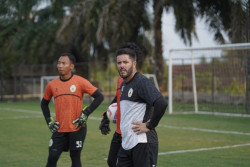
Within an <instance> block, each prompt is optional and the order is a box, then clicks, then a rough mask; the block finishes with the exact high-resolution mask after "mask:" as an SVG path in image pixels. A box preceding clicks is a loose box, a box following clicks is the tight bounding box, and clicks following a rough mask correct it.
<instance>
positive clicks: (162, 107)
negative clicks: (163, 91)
mask: <svg viewBox="0 0 250 167" xmlns="http://www.w3.org/2000/svg"><path fill="white" fill-rule="evenodd" d="M153 106H154V112H153V115H152V118H151V119H150V122H147V123H146V124H147V128H148V129H150V130H151V129H154V128H155V127H156V126H157V125H158V123H159V121H160V119H161V118H162V116H163V115H164V113H165V111H166V108H167V106H168V104H167V101H166V100H165V99H164V97H163V96H161V97H160V98H158V99H157V100H156V101H155V102H154V104H153Z"/></svg>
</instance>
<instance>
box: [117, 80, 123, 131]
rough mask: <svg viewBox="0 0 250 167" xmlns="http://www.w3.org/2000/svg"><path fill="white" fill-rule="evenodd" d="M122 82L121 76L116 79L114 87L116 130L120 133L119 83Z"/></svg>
mask: <svg viewBox="0 0 250 167" xmlns="http://www.w3.org/2000/svg"><path fill="white" fill-rule="evenodd" d="M122 82H123V79H122V77H119V78H118V80H117V88H116V102H117V120H116V130H115V131H116V132H117V133H119V134H121V129H120V122H121V109H120V96H121V84H122Z"/></svg>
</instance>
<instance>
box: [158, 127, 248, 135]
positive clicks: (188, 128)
mask: <svg viewBox="0 0 250 167" xmlns="http://www.w3.org/2000/svg"><path fill="white" fill-rule="evenodd" d="M159 127H164V128H169V129H182V130H192V131H201V132H211V133H224V134H235V135H250V133H243V132H237V131H223V130H213V129H201V128H193V127H181V126H170V125H159Z"/></svg>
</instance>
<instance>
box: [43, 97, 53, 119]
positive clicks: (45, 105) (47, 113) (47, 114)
mask: <svg viewBox="0 0 250 167" xmlns="http://www.w3.org/2000/svg"><path fill="white" fill-rule="evenodd" d="M49 102H50V101H48V100H45V99H44V98H43V99H42V101H41V108H42V111H43V116H44V118H45V121H46V122H47V123H48V121H49V119H50V117H51V116H50V110H49Z"/></svg>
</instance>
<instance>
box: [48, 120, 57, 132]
mask: <svg viewBox="0 0 250 167" xmlns="http://www.w3.org/2000/svg"><path fill="white" fill-rule="evenodd" d="M48 126H49V129H50V131H51V132H52V133H55V132H57V130H58V129H59V122H56V121H54V119H53V117H50V118H49V119H48Z"/></svg>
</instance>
